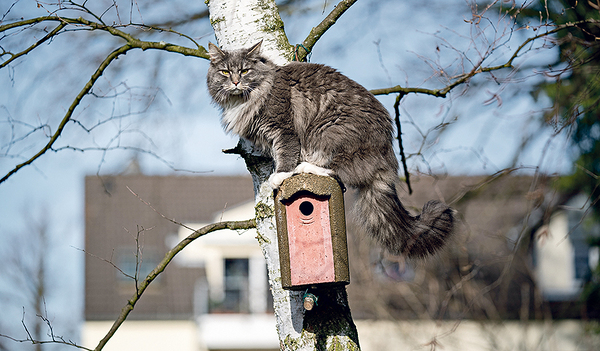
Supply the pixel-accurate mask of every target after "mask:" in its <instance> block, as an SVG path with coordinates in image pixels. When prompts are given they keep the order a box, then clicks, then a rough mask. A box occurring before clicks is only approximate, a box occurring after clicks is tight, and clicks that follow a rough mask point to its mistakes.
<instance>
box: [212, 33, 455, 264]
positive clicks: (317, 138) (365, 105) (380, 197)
mask: <svg viewBox="0 0 600 351" xmlns="http://www.w3.org/2000/svg"><path fill="white" fill-rule="evenodd" d="M260 47H261V42H259V43H258V44H256V45H254V46H252V47H251V48H249V49H242V50H236V51H225V50H221V49H219V48H218V47H217V46H215V45H213V44H212V43H209V54H210V61H211V63H210V67H209V69H208V75H207V83H208V90H209V92H210V94H211V96H212V98H213V100H214V102H215V103H216V104H218V105H219V106H220V107H221V109H222V118H221V121H222V124H223V126H224V128H225V130H226V131H227V132H233V133H235V134H237V135H239V136H240V137H242V138H245V139H247V140H249V141H251V142H252V143H253V144H254V145H256V146H257V147H259V148H260V149H261V150H262V151H263V152H264V153H265V154H268V155H270V156H271V157H273V159H274V161H275V173H273V175H271V178H270V179H269V181H270V183H271V186H272V187H273V188H274V189H276V188H278V187H279V185H281V183H282V182H283V180H284V179H285V178H287V177H289V176H291V175H292V174H295V173H315V174H319V175H329V176H335V177H338V178H339V180H341V181H342V183H343V184H345V185H347V186H351V187H354V188H356V189H358V195H359V196H358V201H357V206H356V210H357V215H358V216H359V219H358V221H357V222H359V223H361V224H362V225H363V226H364V229H365V230H366V232H367V233H369V234H370V235H372V236H373V237H374V238H375V239H376V240H377V241H378V242H379V243H380V244H381V245H383V246H384V247H385V248H387V249H388V250H389V251H390V252H391V253H392V254H402V255H406V256H408V257H423V256H426V255H429V254H431V253H434V252H436V250H438V249H439V248H440V247H441V246H442V245H443V244H444V242H445V241H446V239H447V238H448V237H449V236H450V235H451V233H452V228H453V221H454V218H453V216H454V211H453V210H452V209H451V208H449V207H448V206H446V205H444V204H442V203H440V202H437V201H430V202H428V203H426V204H425V206H424V207H423V211H422V212H421V214H420V215H418V216H416V217H413V216H411V215H410V214H409V213H408V211H406V209H404V207H403V206H402V204H401V202H400V200H399V199H398V195H397V193H396V182H397V181H398V160H397V159H396V156H395V155H394V151H393V147H392V143H393V127H392V119H391V117H390V115H389V113H388V111H387V110H386V109H385V108H384V107H383V105H382V104H381V103H380V102H379V101H378V100H377V99H376V98H375V97H374V96H373V95H372V94H371V93H369V92H368V91H367V90H366V89H365V88H364V87H362V86H361V85H359V84H358V83H356V82H354V81H353V80H351V79H349V78H347V77H346V76H344V75H342V74H341V73H339V72H337V71H336V70H334V69H333V68H330V67H327V66H323V65H319V64H311V63H299V62H292V63H289V64H287V65H285V66H278V65H276V64H274V63H272V62H271V61H269V60H268V59H266V58H265V57H263V56H261V54H260Z"/></svg>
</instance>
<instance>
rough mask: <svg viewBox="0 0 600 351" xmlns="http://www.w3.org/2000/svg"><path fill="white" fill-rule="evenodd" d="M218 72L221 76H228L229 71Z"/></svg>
mask: <svg viewBox="0 0 600 351" xmlns="http://www.w3.org/2000/svg"><path fill="white" fill-rule="evenodd" d="M219 72H221V74H222V75H224V76H228V75H229V71H227V70H221V71H219Z"/></svg>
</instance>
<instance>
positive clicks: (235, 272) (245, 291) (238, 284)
mask: <svg viewBox="0 0 600 351" xmlns="http://www.w3.org/2000/svg"><path fill="white" fill-rule="evenodd" d="M223 262H224V265H225V267H224V268H225V269H224V273H225V277H224V279H225V286H224V288H225V289H224V293H225V296H224V299H223V303H222V304H221V308H220V310H221V311H222V312H234V313H248V312H249V301H248V295H249V281H248V277H249V269H248V267H249V265H248V263H249V262H248V259H247V258H226V259H224V260H223Z"/></svg>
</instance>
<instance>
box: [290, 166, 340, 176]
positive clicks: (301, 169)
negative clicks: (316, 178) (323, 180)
mask: <svg viewBox="0 0 600 351" xmlns="http://www.w3.org/2000/svg"><path fill="white" fill-rule="evenodd" d="M298 173H311V174H316V175H320V176H325V177H329V176H331V175H332V174H333V171H332V170H330V169H327V168H323V167H319V166H317V165H314V164H312V163H309V162H302V163H300V164H299V165H298V166H296V169H294V174H298Z"/></svg>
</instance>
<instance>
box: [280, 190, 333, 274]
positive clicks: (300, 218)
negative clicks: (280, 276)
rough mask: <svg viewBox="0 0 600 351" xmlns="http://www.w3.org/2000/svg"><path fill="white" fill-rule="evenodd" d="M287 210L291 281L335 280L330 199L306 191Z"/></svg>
mask: <svg viewBox="0 0 600 351" xmlns="http://www.w3.org/2000/svg"><path fill="white" fill-rule="evenodd" d="M286 210H287V211H286V217H287V218H286V219H287V233H288V243H289V254H290V275H291V277H290V278H291V281H292V285H306V284H315V283H329V282H333V281H335V269H334V263H333V245H332V242H331V223H330V221H329V201H328V199H318V198H317V197H315V196H310V195H303V196H300V197H299V198H297V199H296V200H295V201H293V202H292V203H290V204H288V205H287V208H286Z"/></svg>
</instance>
